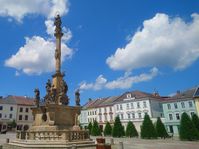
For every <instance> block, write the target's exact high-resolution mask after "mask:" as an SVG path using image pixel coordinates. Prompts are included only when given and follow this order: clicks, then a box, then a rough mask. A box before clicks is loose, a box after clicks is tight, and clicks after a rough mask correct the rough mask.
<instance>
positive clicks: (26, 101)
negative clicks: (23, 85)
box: [1, 95, 34, 106]
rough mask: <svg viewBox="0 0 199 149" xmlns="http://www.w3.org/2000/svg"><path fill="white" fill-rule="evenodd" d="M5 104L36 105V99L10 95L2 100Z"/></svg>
mask: <svg viewBox="0 0 199 149" xmlns="http://www.w3.org/2000/svg"><path fill="white" fill-rule="evenodd" d="M1 103H4V104H17V105H29V106H32V105H34V99H33V98H29V97H25V96H12V95H9V96H7V97H5V98H3V99H2V100H1Z"/></svg>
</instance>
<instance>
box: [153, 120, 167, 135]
mask: <svg viewBox="0 0 199 149" xmlns="http://www.w3.org/2000/svg"><path fill="white" fill-rule="evenodd" d="M155 126H156V132H157V135H158V137H161V138H167V137H168V136H169V135H168V133H167V131H166V129H165V126H164V124H163V123H162V121H161V119H160V117H158V118H157V122H156V125H155Z"/></svg>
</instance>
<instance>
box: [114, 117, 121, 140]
mask: <svg viewBox="0 0 199 149" xmlns="http://www.w3.org/2000/svg"><path fill="white" fill-rule="evenodd" d="M123 130H124V129H123V126H122V124H121V121H120V118H119V116H117V117H116V118H115V122H114V126H113V131H112V136H113V137H123V136H124V131H123Z"/></svg>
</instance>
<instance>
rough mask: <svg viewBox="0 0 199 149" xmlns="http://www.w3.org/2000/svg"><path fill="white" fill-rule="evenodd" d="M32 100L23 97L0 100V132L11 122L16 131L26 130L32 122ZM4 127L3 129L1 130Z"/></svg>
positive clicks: (8, 97)
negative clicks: (15, 125)
mask: <svg viewBox="0 0 199 149" xmlns="http://www.w3.org/2000/svg"><path fill="white" fill-rule="evenodd" d="M33 105H34V102H33V99H31V98H27V97H24V96H7V97H5V98H1V99H0V130H1V129H4V128H5V127H7V125H8V124H9V123H11V122H13V120H14V121H15V122H16V124H17V127H16V128H17V130H27V129H28V128H29V127H30V126H31V125H32V122H33V116H32V110H31V107H32V106H33ZM3 127H4V128H3Z"/></svg>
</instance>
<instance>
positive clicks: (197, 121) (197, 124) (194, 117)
mask: <svg viewBox="0 0 199 149" xmlns="http://www.w3.org/2000/svg"><path fill="white" fill-rule="evenodd" d="M192 122H193V123H194V125H195V127H196V128H197V130H198V131H199V118H198V115H196V114H193V115H192Z"/></svg>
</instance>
